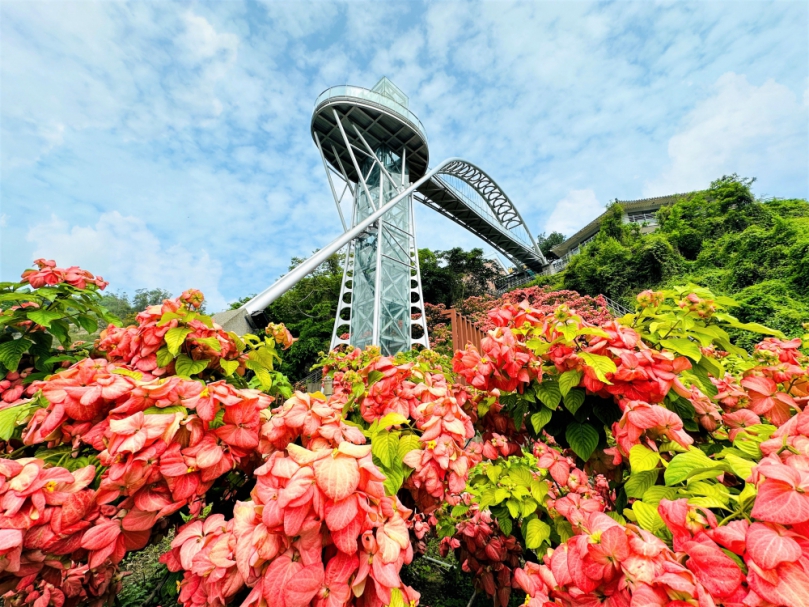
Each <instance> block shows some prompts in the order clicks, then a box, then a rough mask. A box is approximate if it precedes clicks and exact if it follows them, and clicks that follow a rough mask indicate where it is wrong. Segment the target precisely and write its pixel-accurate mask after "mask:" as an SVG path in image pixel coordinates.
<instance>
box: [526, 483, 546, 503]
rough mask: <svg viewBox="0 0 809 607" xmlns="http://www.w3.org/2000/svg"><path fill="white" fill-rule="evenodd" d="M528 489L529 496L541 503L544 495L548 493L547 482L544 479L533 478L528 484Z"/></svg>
mask: <svg viewBox="0 0 809 607" xmlns="http://www.w3.org/2000/svg"><path fill="white" fill-rule="evenodd" d="M529 489H530V490H531V497H533V498H534V499H535V500H536V501H537V502H539V503H540V504H542V503H543V502H544V501H545V496H546V495H548V483H547V482H546V481H537V480H533V481H531V484H530V485H529Z"/></svg>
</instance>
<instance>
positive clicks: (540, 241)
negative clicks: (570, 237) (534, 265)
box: [537, 232, 567, 259]
mask: <svg viewBox="0 0 809 607" xmlns="http://www.w3.org/2000/svg"><path fill="white" fill-rule="evenodd" d="M565 240H567V236H565V235H564V234H562V233H561V232H551V233H550V234H548V235H547V236H545V232H542V233H541V234H540V235H539V236H538V237H537V245H539V250H540V251H542V254H543V255H544V256H545V258H546V259H557V256H556V254H555V253H553V251H551V249H552V248H553V247H555V246H556V245H558V244H562V243H563V242H564V241H565Z"/></svg>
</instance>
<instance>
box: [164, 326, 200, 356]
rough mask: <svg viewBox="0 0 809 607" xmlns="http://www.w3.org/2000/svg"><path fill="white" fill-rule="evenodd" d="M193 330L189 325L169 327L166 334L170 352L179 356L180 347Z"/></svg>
mask: <svg viewBox="0 0 809 607" xmlns="http://www.w3.org/2000/svg"><path fill="white" fill-rule="evenodd" d="M193 332H194V330H193V329H189V328H188V327H174V328H173V329H169V330H168V332H167V333H166V336H165V340H166V346H168V349H169V352H170V353H172V354H173V355H174V356H177V354H179V352H180V348H182V347H183V344H184V343H185V338H186V336H187V335H188V334H189V333H193Z"/></svg>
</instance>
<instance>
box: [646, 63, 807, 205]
mask: <svg viewBox="0 0 809 607" xmlns="http://www.w3.org/2000/svg"><path fill="white" fill-rule="evenodd" d="M808 145H809V113H808V112H807V104H806V102H805V101H804V102H803V103H801V102H800V101H799V99H798V96H797V95H795V93H793V92H792V91H791V90H790V89H789V88H787V87H786V86H784V85H782V84H779V83H777V82H775V81H774V80H771V79H770V80H767V81H765V82H764V83H763V84H762V85H761V86H755V85H753V84H751V83H750V82H748V79H747V77H746V76H744V75H739V74H735V73H732V72H729V73H726V74H723V75H722V76H721V77H720V78H719V79H718V80H717V81H716V85H715V87H714V93H713V94H712V95H711V96H710V97H708V98H707V99H705V100H703V101H702V102H700V103H698V104H697V105H696V106H695V107H694V109H693V110H692V111H691V112H689V113H688V115H687V116H686V117H685V119H684V120H683V122H682V127H681V129H680V131H679V132H678V133H677V134H675V135H674V136H673V137H672V138H671V139H670V140H669V144H668V155H669V160H670V164H669V166H668V167H667V168H666V169H665V170H664V171H663V173H662V174H661V175H660V176H659V177H657V178H656V179H653V180H650V181H648V182H647V183H646V185H645V187H644V194H645V195H646V196H658V195H664V194H671V193H673V192H688V191H692V190H697V189H702V188H705V187H707V186H708V184H709V183H710V182H711V181H712V180H713V179H716V178H717V177H720V176H721V175H723V174H730V173H739V174H740V175H742V176H745V177H759V178H761V179H760V181H761V183H760V184H759V187H760V188H761V187H763V188H764V189H765V190H768V189H769V190H770V191H772V190H773V189H777V187H778V186H779V183H778V182H779V181H784V180H787V179H794V180H796V181H800V176H801V175H805V174H806V149H807V146H808ZM804 179H805V177H804ZM803 193H804V192H795V194H796V195H800V194H803Z"/></svg>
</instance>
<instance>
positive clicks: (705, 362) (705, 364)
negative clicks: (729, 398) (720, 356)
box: [699, 356, 725, 379]
mask: <svg viewBox="0 0 809 607" xmlns="http://www.w3.org/2000/svg"><path fill="white" fill-rule="evenodd" d="M699 367H701V368H702V369H704V370H705V371H706V372H708V373H710V374H711V375H713V376H714V377H716V378H719V379H721V378H723V377H724V376H725V368H724V367H723V366H722V363H720V362H719V361H718V360H715V359H713V358H711V357H710V356H703V357H702V359H701V360H700V361H699Z"/></svg>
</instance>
